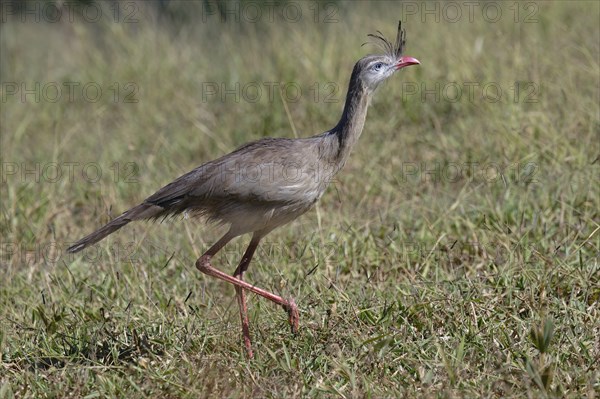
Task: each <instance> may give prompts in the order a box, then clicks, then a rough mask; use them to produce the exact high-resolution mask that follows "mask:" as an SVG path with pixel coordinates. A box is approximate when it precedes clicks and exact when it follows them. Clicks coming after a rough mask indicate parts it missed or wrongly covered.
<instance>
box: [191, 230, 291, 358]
mask: <svg viewBox="0 0 600 399" xmlns="http://www.w3.org/2000/svg"><path fill="white" fill-rule="evenodd" d="M232 238H233V237H232V236H230V235H229V234H225V236H223V237H222V238H221V239H220V240H219V241H218V242H217V243H216V244H215V245H213V246H212V247H211V248H210V249H209V250H208V251H206V252H205V253H204V255H202V256H201V257H200V258H199V259H198V260H197V261H196V268H197V269H198V270H200V271H201V272H202V273H205V274H208V275H209V276H212V277H216V278H218V279H220V280H224V281H227V282H228V283H230V284H233V285H235V286H236V291H237V289H238V288H239V289H242V293H241V294H239V295H238V304H241V306H240V316H241V317H242V332H243V334H244V340H246V338H248V340H249V339H250V333H249V328H248V333H247V334H246V332H244V324H246V327H247V325H248V323H247V318H248V316H247V308H246V301H245V293H244V292H243V291H244V290H248V291H252V292H254V293H255V294H258V295H260V296H262V297H264V298H267V299H268V300H270V301H272V302H275V303H276V304H278V305H281V306H282V307H283V308H284V309H285V311H286V312H288V316H289V322H290V325H291V328H292V332H293V333H296V332H297V331H298V322H299V319H300V315H299V313H298V306H296V303H295V302H294V300H293V299H290V300H285V299H283V298H282V297H280V296H279V295H275V294H272V293H270V292H269V291H266V290H263V289H262V288H258V287H255V286H253V285H252V284H248V283H247V282H245V281H244V280H242V279H241V278H237V277H234V276H230V275H228V274H226V273H223V272H222V271H220V270H218V269H215V268H214V267H213V266H212V265H211V264H210V259H211V258H212V257H213V256H214V255H215V254H216V253H217V252H219V250H221V248H223V246H225V244H227V243H228V242H229V241H230V240H231V239H232ZM259 240H260V239H256V243H255V244H253V242H254V241H255V238H254V237H253V239H252V241H251V243H250V246H249V247H248V249H247V250H246V254H245V256H244V258H243V259H242V262H241V263H240V266H238V269H236V275H237V274H238V272H240V273H239V274H240V275H243V272H244V271H245V270H246V269H247V268H248V264H249V263H250V259H251V256H250V257H249V258H248V260H247V261H246V262H245V265H243V263H244V259H246V257H247V256H246V255H247V254H248V253H249V251H251V254H254V250H255V249H256V245H258V241H259ZM253 245H254V248H252V246H253ZM244 319H245V320H244ZM246 348H248V345H247V346H246ZM248 354H249V355H250V357H252V352H251V351H249V353H248Z"/></svg>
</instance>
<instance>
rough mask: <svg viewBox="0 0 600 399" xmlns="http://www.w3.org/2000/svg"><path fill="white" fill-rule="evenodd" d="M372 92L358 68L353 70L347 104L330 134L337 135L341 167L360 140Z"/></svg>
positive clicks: (338, 157) (338, 159)
mask: <svg viewBox="0 0 600 399" xmlns="http://www.w3.org/2000/svg"><path fill="white" fill-rule="evenodd" d="M370 97H371V96H370V94H369V93H368V92H367V90H366V89H365V88H364V87H363V86H362V85H361V84H360V82H359V80H358V73H357V70H356V68H355V69H354V70H353V71H352V76H351V78H350V84H349V85H348V94H347V95H346V104H345V105H344V112H343V113H342V117H341V118H340V121H339V122H338V124H337V125H336V126H335V127H334V128H333V129H331V131H330V134H333V135H335V136H336V138H337V140H338V143H339V148H338V152H337V154H336V155H337V162H338V163H339V164H340V167H341V166H343V165H344V163H345V162H346V160H347V159H348V156H349V155H350V153H351V152H352V148H353V147H354V145H355V144H356V142H357V141H358V138H359V137H360V135H361V133H362V130H363V127H364V125H365V119H366V117H367V109H368V108H369V102H370Z"/></svg>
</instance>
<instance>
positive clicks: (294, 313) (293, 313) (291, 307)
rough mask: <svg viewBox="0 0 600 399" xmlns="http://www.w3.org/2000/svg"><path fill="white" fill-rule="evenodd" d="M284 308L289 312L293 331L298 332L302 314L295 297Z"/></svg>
mask: <svg viewBox="0 0 600 399" xmlns="http://www.w3.org/2000/svg"><path fill="white" fill-rule="evenodd" d="M283 308H284V309H285V310H286V312H288V316H289V319H288V320H289V322H290V326H291V327H292V333H293V334H296V333H297V332H298V323H299V322H300V314H299V313H298V306H297V305H296V302H295V301H294V300H293V299H290V300H289V301H288V302H287V304H285V305H284V306H283Z"/></svg>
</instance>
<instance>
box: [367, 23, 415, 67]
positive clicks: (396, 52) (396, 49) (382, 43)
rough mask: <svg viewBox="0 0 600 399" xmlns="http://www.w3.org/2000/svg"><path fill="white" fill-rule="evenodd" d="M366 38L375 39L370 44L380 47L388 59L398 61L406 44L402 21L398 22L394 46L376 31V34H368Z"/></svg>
mask: <svg viewBox="0 0 600 399" xmlns="http://www.w3.org/2000/svg"><path fill="white" fill-rule="evenodd" d="M367 36H368V37H372V38H373V39H376V41H374V42H370V43H373V44H375V45H376V46H378V47H380V48H381V49H382V50H383V51H385V52H386V53H387V54H388V55H389V56H390V57H393V58H396V59H398V58H400V56H402V52H403V51H404V45H405V44H406V31H405V30H404V29H402V21H398V33H397V34H396V43H394V44H392V42H390V41H389V40H388V39H386V38H385V37H384V36H383V33H381V32H380V31H377V34H373V33H369V34H368V35H367ZM365 44H367V43H363V44H362V45H363V46H364V45H365Z"/></svg>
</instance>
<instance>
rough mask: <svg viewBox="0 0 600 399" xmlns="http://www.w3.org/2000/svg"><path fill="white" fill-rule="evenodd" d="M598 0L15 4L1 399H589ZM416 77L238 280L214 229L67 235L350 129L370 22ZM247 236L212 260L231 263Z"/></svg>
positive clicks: (403, 84)
mask: <svg viewBox="0 0 600 399" xmlns="http://www.w3.org/2000/svg"><path fill="white" fill-rule="evenodd" d="M599 17H600V6H599V3H597V2H568V1H564V2H561V1H552V2H541V1H535V2H488V1H481V2H480V1H475V2H450V3H445V2H413V1H406V2H399V1H389V2H387V1H378V2H343V1H339V2H300V1H271V2H266V1H265V2H263V1H248V2H238V1H225V2H214V1H149V2H141V1H119V2H116V1H115V2H96V1H82V2H76V1H72V2H62V1H61V2H54V1H41V2H32V1H27V2H17V1H2V2H0V21H1V22H0V82H1V87H0V97H1V103H0V106H1V115H0V116H1V119H0V132H1V136H0V145H1V165H2V170H1V172H2V173H1V178H2V182H1V184H2V185H1V189H0V195H1V197H2V201H1V210H2V217H1V221H0V236H1V241H0V244H1V248H0V250H1V251H2V252H1V254H0V262H1V263H0V276H1V280H2V281H3V283H2V284H1V285H0V304H1V306H0V320H1V321H0V323H1V324H2V326H3V327H2V330H1V332H0V356H1V363H2V365H1V367H0V382H1V384H2V385H1V386H0V397H13V396H14V397H66V396H68V395H71V396H74V397H124V396H127V397H161V398H164V397H277V398H280V397H347V398H350V397H374V398H375V397H377V398H379V397H415V396H418V397H465V396H466V397H520V396H523V397H594V395H595V394H596V395H597V394H599V393H600V392H599V390H600V385H599V382H598V376H599V375H598V371H597V367H596V366H595V364H597V363H598V361H599V360H600V347H599V344H598V343H599V342H600V327H599V324H598V320H600V311H599V305H598V301H599V299H600V288H598V287H599V286H600V276H599V274H600V267H599V265H598V259H599V256H598V254H599V248H600V239H599V234H598V230H599V228H600V218H599V214H598V209H600V206H599V205H600V201H599V192H598V191H599V189H598V187H599V184H598V183H599V180H600V179H599V176H600V173H599V168H600V159H599V156H600V150H599V144H598V143H599V142H600V112H599V104H600V78H599V76H600V60H599V57H600V28H599V26H598V20H599ZM398 20H402V22H403V26H404V27H405V28H406V30H407V37H408V41H407V49H406V51H405V53H406V54H407V55H410V56H413V57H416V58H418V59H419V60H420V61H421V65H420V66H418V67H411V68H407V69H405V70H403V71H402V72H401V73H398V74H397V75H396V76H394V77H393V78H392V79H390V80H389V81H388V82H386V84H385V85H384V86H382V87H381V88H379V89H378V92H377V93H376V95H375V98H374V101H373V103H372V106H371V108H370V111H369V115H368V117H367V122H366V125H365V129H364V132H363V136H362V137H361V139H360V141H359V143H358V145H357V147H356V148H355V150H354V152H353V154H352V156H351V158H350V160H349V162H348V164H347V165H346V167H345V168H344V170H343V171H342V172H341V173H340V174H339V175H338V176H337V177H336V179H335V182H334V184H333V185H332V186H331V188H330V189H329V191H328V193H326V194H325V195H324V197H323V198H322V200H321V201H320V203H319V205H318V206H317V207H316V210H315V211H312V212H310V213H308V214H307V215H305V216H303V217H302V218H300V219H299V220H297V221H295V222H294V223H291V224H290V225H288V226H285V227H283V228H280V229H279V230H276V231H275V232H274V233H272V234H271V235H269V236H268V237H267V238H266V239H265V241H264V243H263V244H262V246H261V248H259V251H258V254H257V257H256V259H255V261H254V262H253V264H252V266H251V268H250V270H249V276H248V280H249V281H252V282H253V283H255V284H256V285H257V286H260V287H264V288H266V289H269V290H272V291H275V292H277V293H280V294H282V295H284V296H293V297H295V298H296V301H297V302H298V304H299V306H300V311H301V330H300V333H299V334H298V336H293V335H291V334H290V333H289V329H288V326H287V324H286V317H285V314H284V313H283V312H281V310H280V309H279V308H275V307H274V306H272V305H271V304H269V303H265V301H263V300H262V299H259V298H255V297H254V296H251V297H250V316H251V331H252V333H253V339H254V342H255V347H256V348H255V349H256V352H257V358H256V359H255V360H254V361H248V360H247V359H246V358H245V356H244V352H243V350H242V349H243V348H242V342H241V338H240V335H239V322H238V313H237V309H236V304H235V300H234V296H233V289H232V288H231V287H230V286H227V285H226V284H224V283H222V282H220V281H213V279H209V278H205V276H203V275H200V274H199V273H198V272H197V270H196V269H195V268H194V266H193V265H194V261H195V259H196V258H197V257H198V256H199V255H200V254H201V253H202V252H203V251H204V250H206V249H207V248H208V246H210V245H211V244H212V243H213V242H214V240H215V239H216V238H218V237H219V236H220V234H221V233H222V231H223V228H222V227H210V226H205V225H203V224H202V223H198V221H196V220H190V219H174V220H168V221H164V222H163V223H147V224H144V223H137V224H134V225H129V226H127V227H126V228H124V229H123V230H121V231H120V232H119V233H117V234H115V235H114V236H111V237H109V238H108V239H107V240H105V241H103V242H101V243H99V244H98V245H97V246H95V247H94V248H91V249H90V251H88V252H85V253H84V254H83V255H77V256H74V255H73V256H72V255H67V254H65V252H64V250H65V248H66V247H67V246H68V244H69V243H72V242H73V241H75V240H76V239H78V238H80V237H82V236H83V235H85V234H87V233H89V232H91V231H92V230H93V229H95V228H97V227H99V226H100V225H101V224H102V223H105V222H106V221H108V220H109V219H110V218H111V217H114V216H117V215H118V214H120V213H121V212H123V211H125V210H126V209H128V208H129V207H131V206H133V205H135V204H137V203H138V202H140V201H141V200H142V199H143V198H145V197H146V196H148V195H150V194H152V193H153V192H154V191H155V190H156V189H158V188H160V187H161V186H163V185H165V184H167V183H168V182H170V181H171V180H172V179H174V178H175V177H177V176H179V175H180V174H182V173H185V172H187V171H189V170H190V169H192V168H194V167H196V166H198V165H200V164H202V163H204V162H206V161H208V160H211V159H214V158H216V157H218V156H220V155H223V154H225V153H228V152H230V151H232V150H234V149H235V148H237V147H239V146H240V145H242V144H244V143H246V142H248V141H251V140H256V139H259V138H262V137H307V136H311V135H314V134H318V133H321V132H323V131H326V130H328V129H329V128H331V127H333V126H334V125H335V124H336V123H337V121H338V119H339V117H340V115H341V110H342V107H343V102H344V98H345V92H346V89H347V82H348V79H349V75H350V72H351V70H352V67H353V65H354V63H355V62H356V61H357V60H358V59H359V58H360V57H362V56H364V55H366V54H369V53H374V52H377V51H378V48H377V47H376V46H373V45H369V44H367V45H364V46H361V44H363V43H365V42H367V41H368V38H367V36H366V35H367V33H374V32H375V31H377V30H380V31H381V32H382V33H383V34H384V35H386V36H387V37H390V38H394V37H395V33H396V27H397V22H398ZM247 241H248V238H247V237H244V238H239V239H237V240H236V241H234V242H233V243H231V244H230V245H229V246H228V247H227V248H226V250H225V251H224V252H223V254H222V256H219V257H218V259H217V260H216V262H215V265H216V266H217V267H219V268H220V269H222V270H224V271H233V269H234V268H235V266H236V264H237V262H238V261H239V257H240V256H241V254H242V251H243V249H244V246H245V245H247Z"/></svg>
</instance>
